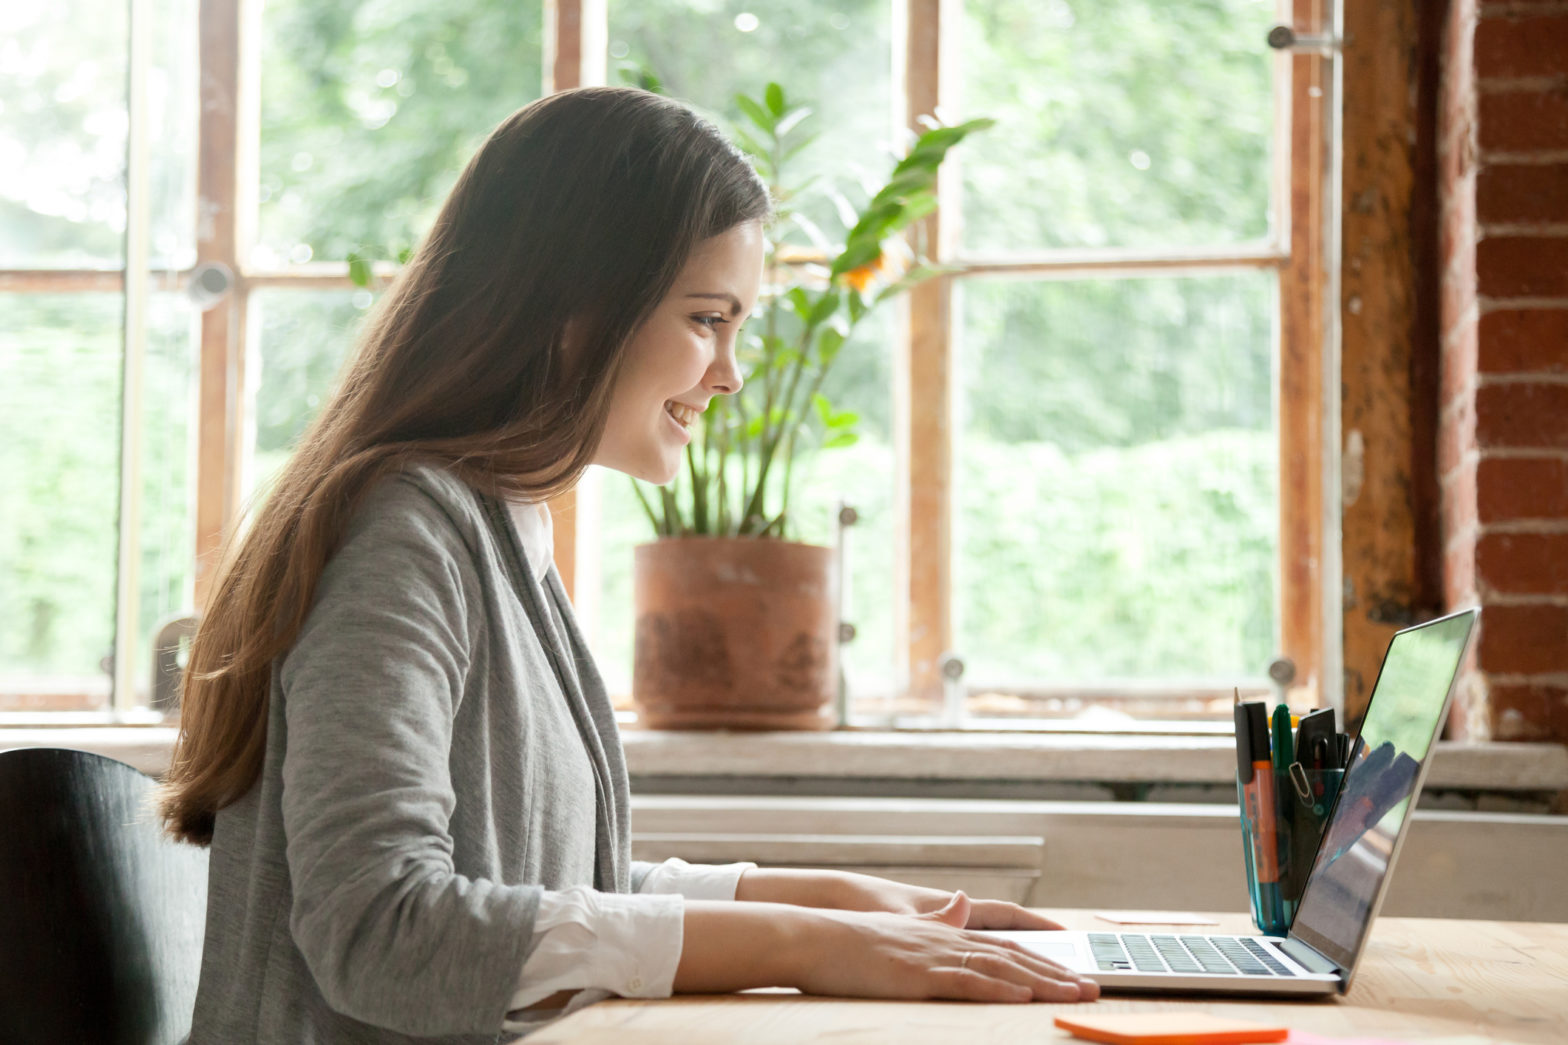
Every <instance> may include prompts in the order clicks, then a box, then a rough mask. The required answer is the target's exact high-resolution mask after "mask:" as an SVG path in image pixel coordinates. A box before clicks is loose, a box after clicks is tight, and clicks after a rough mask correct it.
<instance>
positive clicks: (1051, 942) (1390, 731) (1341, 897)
mask: <svg viewBox="0 0 1568 1045" xmlns="http://www.w3.org/2000/svg"><path fill="white" fill-rule="evenodd" d="M1477 615H1478V611H1477V610H1474V609H1469V610H1462V611H1460V612H1458V613H1452V614H1449V615H1448V616H1446V617H1439V618H1438V619H1436V620H1433V621H1428V622H1427V623H1425V624H1421V625H1417V626H1416V627H1413V628H1405V629H1404V630H1402V631H1400V632H1398V633H1397V634H1395V635H1394V637H1393V639H1392V640H1391V641H1390V642H1389V646H1388V650H1387V652H1385V653H1384V655H1383V665H1382V667H1381V668H1380V669H1379V670H1378V675H1377V683H1376V684H1375V685H1374V686H1373V687H1372V696H1371V697H1370V698H1369V700H1368V704H1367V711H1366V715H1365V716H1364V718H1363V719H1362V722H1361V731H1360V733H1359V734H1358V735H1357V737H1356V743H1355V745H1354V747H1353V748H1352V751H1351V755H1350V763H1349V765H1348V767H1347V768H1346V771H1345V776H1344V780H1343V781H1342V783H1341V786H1340V791H1339V797H1338V799H1337V800H1336V801H1335V803H1334V808H1333V810H1332V812H1331V813H1330V814H1329V819H1328V822H1327V824H1326V825H1325V827H1324V831H1323V839H1322V841H1321V842H1320V843H1319V846H1318V852H1317V857H1316V859H1315V860H1314V861H1313V864H1312V870H1311V872H1310V873H1309V874H1308V877H1307V884H1306V887H1305V889H1304V890H1303V892H1302V894H1301V902H1300V904H1299V905H1298V906H1297V908H1296V916H1295V918H1294V920H1293V921H1292V922H1291V925H1290V930H1289V932H1288V933H1287V935H1285V936H1284V937H1279V936H1229V935H1209V934H1203V935H1200V934H1195V933H1172V932H1152V933H1151V932H1123V931H1115V932H1032V931H1031V932H1022V931H997V932H994V933H992V934H991V935H995V936H1003V937H1008V938H1010V939H1013V940H1017V941H1018V942H1019V943H1022V944H1023V945H1024V946H1026V947H1028V948H1030V949H1031V950H1033V951H1036V952H1038V953H1040V954H1042V955H1044V956H1045V957H1047V958H1049V959H1051V960H1052V961H1055V962H1058V963H1059V964H1061V965H1065V966H1067V967H1069V968H1071V969H1074V970H1075V971H1078V972H1081V973H1084V974H1085V975H1087V976H1090V977H1092V978H1093V979H1094V980H1095V981H1096V982H1098V983H1099V984H1100V987H1101V988H1102V989H1103V990H1105V991H1137V992H1159V993H1167V992H1168V993H1181V994H1187V993H1216V994H1260V995H1323V994H1333V993H1335V992H1336V991H1337V992H1339V993H1341V994H1343V993H1344V992H1345V991H1348V990H1349V989H1350V983H1351V980H1352V978H1353V977H1354V976H1355V972H1356V963H1357V962H1358V961H1360V959H1361V955H1362V952H1363V951H1364V949H1365V947H1366V942H1367V935H1368V931H1369V930H1370V929H1371V928H1372V920H1373V919H1374V918H1376V917H1377V911H1378V907H1379V906H1380V905H1381V903H1382V901H1383V895H1384V893H1385V892H1386V891H1387V889H1388V882H1389V876H1390V875H1391V874H1392V873H1393V870H1394V861H1395V860H1396V859H1397V858H1398V856H1399V847H1400V844H1401V843H1402V842H1403V841H1404V837H1405V830H1406V829H1407V828H1408V827H1409V826H1410V817H1409V812H1410V810H1411V809H1412V808H1414V806H1415V804H1416V796H1417V795H1419V794H1420V792H1421V784H1422V782H1423V781H1424V780H1425V779H1426V771H1427V766H1428V764H1429V762H1430V755H1431V753H1432V745H1433V742H1434V741H1435V740H1436V739H1437V736H1438V733H1439V731H1440V730H1441V729H1442V726H1443V722H1444V720H1445V719H1446V717H1447V713H1448V705H1449V701H1450V700H1451V699H1452V695H1453V688H1454V678H1455V676H1457V675H1458V673H1459V665H1460V662H1461V661H1462V660H1463V658H1464V652H1465V647H1466V645H1467V643H1468V642H1469V639H1470V634H1471V631H1472V630H1473V629H1474V627H1475V621H1476V617H1477ZM1387 745H1392V751H1390V750H1389V749H1388V747H1387ZM1369 752H1379V756H1380V757H1368V753H1369ZM1390 754H1392V755H1393V756H1394V757H1392V758H1390V757H1387V756H1388V755H1390ZM1402 756H1407V757H1402ZM1412 767H1416V768H1414V769H1413V770H1412ZM1238 830H1239V827H1238Z"/></svg>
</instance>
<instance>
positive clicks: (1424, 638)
mask: <svg viewBox="0 0 1568 1045" xmlns="http://www.w3.org/2000/svg"><path fill="white" fill-rule="evenodd" d="M1475 616H1476V614H1475V611H1473V610H1469V611H1466V612H1463V613H1456V614H1453V615H1452V616H1448V617H1442V618H1439V619H1438V620H1435V621H1432V622H1431V623H1429V624H1424V625H1421V626H1420V627H1415V628H1408V629H1406V630H1404V631H1401V632H1399V633H1398V634H1397V635H1395V636H1394V639H1393V641H1392V642H1391V643H1390V644H1389V647H1388V653H1387V655H1385V656H1384V658H1383V668H1382V670H1381V671H1379V672H1378V677H1377V684H1376V685H1375V686H1374V687H1373V689H1372V696H1371V697H1370V698H1369V702H1368V705H1367V713H1366V717H1365V718H1364V719H1363V720H1362V723H1361V733H1360V735H1359V736H1358V738H1357V743H1356V746H1355V750H1354V751H1353V752H1352V754H1351V759H1350V766H1349V768H1348V769H1347V770H1346V773H1345V778H1344V784H1343V786H1342V788H1341V790H1340V793H1339V800H1338V801H1337V802H1336V803H1335V806H1334V811H1333V813H1332V815H1331V816H1330V818H1329V823H1328V827H1327V829H1326V830H1325V831H1324V837H1323V841H1322V843H1321V845H1320V846H1319V848H1318V855H1317V860H1316V862H1314V863H1313V865H1312V873H1311V875H1310V876H1309V877H1308V879H1307V886H1306V889H1305V890H1304V891H1303V893H1302V897H1301V904H1300V906H1299V907H1298V908H1297V910H1296V918H1295V921H1294V922H1293V923H1292V924H1291V927H1290V933H1291V935H1292V936H1295V937H1299V938H1300V939H1301V940H1302V941H1304V942H1305V943H1308V944H1310V945H1311V946H1312V947H1313V948H1315V949H1316V950H1317V951H1318V953H1320V954H1322V955H1323V956H1324V957H1326V958H1328V959H1330V960H1331V961H1333V962H1335V963H1336V964H1338V965H1339V966H1340V968H1342V969H1347V970H1348V969H1350V968H1352V967H1353V966H1354V965H1355V959H1356V957H1357V955H1359V954H1360V952H1361V947H1362V945H1363V944H1364V943H1365V942H1366V933H1367V929H1368V928H1369V927H1370V925H1371V922H1372V918H1373V917H1374V915H1375V914H1376V913H1377V904H1378V901H1379V899H1380V897H1381V895H1382V891H1383V887H1384V884H1385V881H1386V879H1387V877H1388V872H1389V869H1390V868H1391V867H1392V866H1393V860H1394V854H1395V852H1396V851H1397V849H1398V847H1399V841H1400V838H1401V837H1402V836H1403V833H1404V827H1405V822H1406V819H1407V817H1408V815H1409V812H1410V807H1411V805H1412V804H1413V799H1414V798H1415V792H1416V789H1417V788H1418V787H1419V786H1420V782H1421V778H1422V772H1421V769H1422V766H1423V764H1424V763H1425V761H1426V758H1427V755H1428V753H1429V752H1430V751H1431V748H1432V742H1433V741H1434V740H1436V739H1437V734H1438V732H1439V730H1440V729H1441V727H1442V722H1443V715H1444V712H1445V711H1446V709H1447V707H1448V693H1449V689H1450V688H1451V687H1452V685H1453V681H1454V675H1455V674H1456V673H1457V672H1458V670H1459V659H1460V657H1461V656H1463V655H1464V649H1465V641H1466V639H1467V638H1468V637H1469V634H1470V627H1471V624H1472V623H1473V622H1474V620H1475Z"/></svg>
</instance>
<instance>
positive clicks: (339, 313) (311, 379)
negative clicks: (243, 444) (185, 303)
mask: <svg viewBox="0 0 1568 1045" xmlns="http://www.w3.org/2000/svg"><path fill="white" fill-rule="evenodd" d="M371 304H372V295H371V293H370V291H368V290H325V291H323V290H260V291H257V292H255V293H253V294H252V295H251V298H250V314H249V320H250V331H251V333H250V337H249V338H248V340H249V342H250V344H251V345H252V346H253V347H254V349H255V351H253V352H252V354H251V358H252V360H253V361H254V363H253V365H254V366H255V367H256V368H257V369H256V370H255V371H253V372H252V374H251V377H250V380H249V381H248V382H247V387H248V388H250V389H252V390H253V395H254V399H253V400H252V404H251V409H250V410H249V411H248V420H249V424H250V429H251V438H250V440H249V445H250V448H251V454H250V459H249V461H248V462H247V467H246V469H245V485H244V490H245V493H246V498H247V500H249V499H251V498H253V497H254V496H256V494H257V492H258V491H264V490H265V489H266V487H267V485H268V484H269V483H270V482H271V480H272V478H273V477H274V476H275V475H277V473H278V469H280V468H282V467H283V464H284V462H286V461H287V460H288V456H289V454H290V453H292V452H293V450H294V447H295V445H296V444H298V442H299V437H300V436H301V435H303V434H304V433H305V429H306V428H307V427H308V426H309V425H310V422H311V421H313V420H315V418H316V415H317V414H318V413H320V412H321V408H322V406H323V405H325V404H326V402H327V399H328V397H329V396H330V395H331V394H332V391H333V389H334V388H335V386H336V383H337V378H338V374H339V371H340V370H341V369H342V367H343V363H344V361H345V360H347V359H348V354H349V352H350V351H351V350H352V348H353V347H354V338H355V337H356V335H357V334H358V332H359V325H360V323H361V322H362V321H363V319H364V317H365V315H366V314H367V311H368V310H369V308H370V306H371Z"/></svg>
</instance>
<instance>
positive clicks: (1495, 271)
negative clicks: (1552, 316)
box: [1475, 236, 1568, 298]
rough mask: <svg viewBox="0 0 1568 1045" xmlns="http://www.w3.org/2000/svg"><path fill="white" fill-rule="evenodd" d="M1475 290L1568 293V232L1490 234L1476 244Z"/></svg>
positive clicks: (1502, 294)
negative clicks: (1518, 234) (1539, 234)
mask: <svg viewBox="0 0 1568 1045" xmlns="http://www.w3.org/2000/svg"><path fill="white" fill-rule="evenodd" d="M1475 284H1476V293H1477V294H1480V295H1481V296H1482V297H1488V298H1515V297H1520V298H1558V297H1568V236H1488V237H1486V238H1485V239H1483V240H1481V241H1480V242H1479V243H1477V244H1476V246H1475Z"/></svg>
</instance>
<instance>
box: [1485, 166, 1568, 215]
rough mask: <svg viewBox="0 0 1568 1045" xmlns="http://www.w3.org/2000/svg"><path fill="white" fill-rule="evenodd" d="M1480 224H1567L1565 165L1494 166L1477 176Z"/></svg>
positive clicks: (1487, 167)
mask: <svg viewBox="0 0 1568 1045" xmlns="http://www.w3.org/2000/svg"><path fill="white" fill-rule="evenodd" d="M1475 194H1476V204H1475V210H1476V214H1477V216H1478V217H1479V219H1480V220H1481V221H1482V222H1485V223H1486V224H1492V223H1494V222H1512V223H1519V222H1537V221H1539V222H1558V223H1568V163H1543V164H1519V163H1493V164H1488V165H1487V166H1485V167H1483V168H1481V170H1480V171H1479V172H1478V173H1477V175H1476V186H1475Z"/></svg>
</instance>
